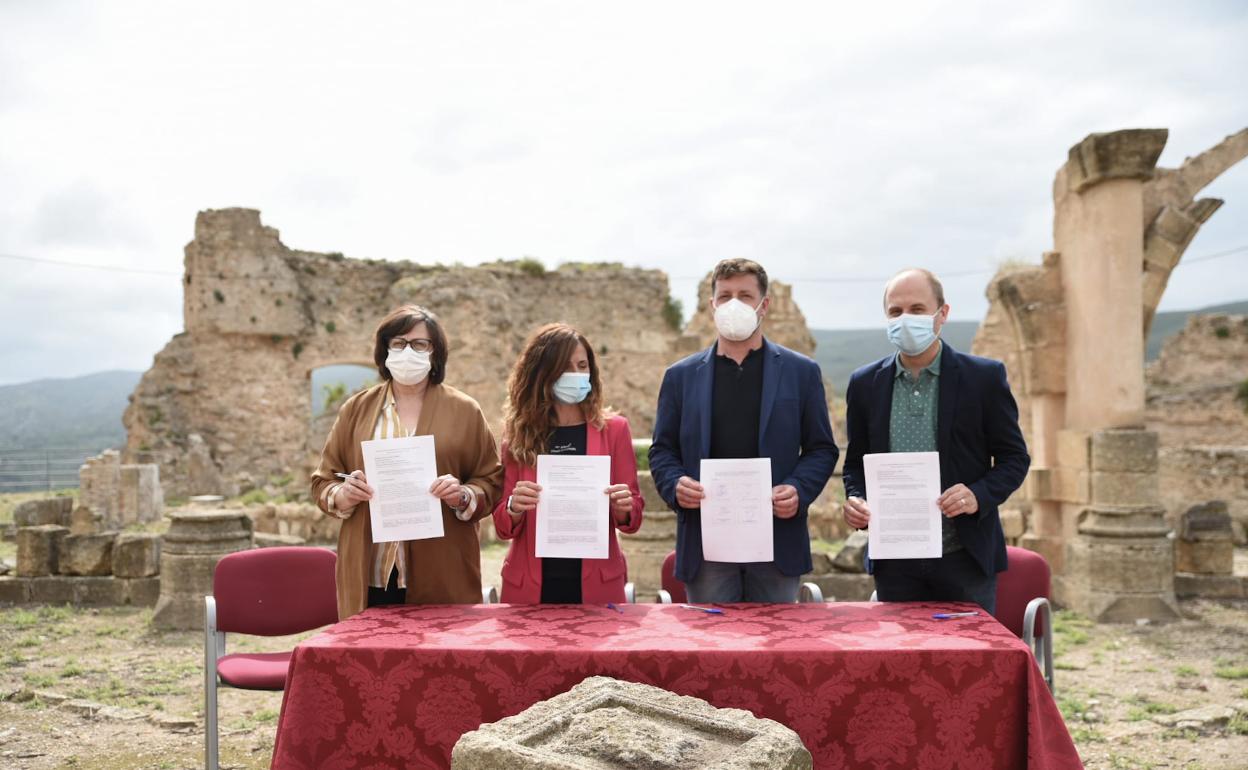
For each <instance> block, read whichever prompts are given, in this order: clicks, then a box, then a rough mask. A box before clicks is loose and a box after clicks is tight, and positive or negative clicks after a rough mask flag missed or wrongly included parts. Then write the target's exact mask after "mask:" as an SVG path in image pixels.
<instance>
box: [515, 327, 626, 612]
mask: <svg viewBox="0 0 1248 770" xmlns="http://www.w3.org/2000/svg"><path fill="white" fill-rule="evenodd" d="M507 391H508V397H507V406H506V409H505V416H504V420H503V450H502V456H503V493H502V499H501V501H500V502H499V504H498V506H497V507H496V508H495V509H494V529H495V531H496V532H497V533H498V536H499V537H500V538H501V539H503V540H510V541H511V548H510V549H509V550H508V551H507V559H506V560H505V561H504V562H503V591H502V596H501V597H500V598H501V600H502V601H503V602H504V603H508V604H537V603H541V604H580V603H586V604H604V603H606V602H623V601H624V584H625V582H627V581H628V565H627V564H626V563H625V561H624V554H623V553H621V552H620V544H619V541H618V539H617V538H616V536H615V531H616V530H617V529H618V530H619V531H621V532H636V531H637V529H638V527H640V526H641V512H642V507H643V501H642V499H641V491H640V490H639V489H638V487H637V458H636V456H635V455H634V454H633V436H632V433H630V432H629V429H628V420H626V419H624V418H623V417H622V416H620V415H617V414H615V413H614V412H612V411H611V410H610V409H608V408H607V407H605V406H604V405H603V397H602V384H601V381H600V379H599V377H598V364H597V362H596V360H595V358H594V349H593V348H592V347H590V344H589V341H588V340H586V339H585V337H584V335H582V334H581V333H580V332H578V331H577V330H576V329H573V328H572V327H571V326H568V325H566V324H548V325H546V326H543V327H542V328H540V329H538V330H537V332H536V333H534V335H533V336H532V337H531V338H530V339H529V341H528V344H527V345H525V348H524V352H523V353H521V354H520V359H519V360H518V361H516V365H515V367H514V368H513V369H512V371H511V377H510V378H509V379H508V382H507ZM543 454H579V455H609V456H610V457H611V485H610V486H608V487H607V488H606V489H604V490H603V494H605V495H607V496H608V498H609V499H610V504H609V506H608V507H609V510H610V527H611V539H610V544H609V547H608V551H607V558H605V559H555V558H538V556H537V555H536V554H537V521H536V518H537V502H538V500H539V499H540V498H541V494H542V490H541V487H539V486H538V484H537V456H538V455H543Z"/></svg>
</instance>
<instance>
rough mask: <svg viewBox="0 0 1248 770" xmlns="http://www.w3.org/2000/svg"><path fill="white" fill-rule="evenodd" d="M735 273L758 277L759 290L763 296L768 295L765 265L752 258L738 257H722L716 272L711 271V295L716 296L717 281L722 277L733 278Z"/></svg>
mask: <svg viewBox="0 0 1248 770" xmlns="http://www.w3.org/2000/svg"><path fill="white" fill-rule="evenodd" d="M734 275H752V276H754V277H755V278H757V279H758V291H759V293H760V294H762V296H764V297H766V296H767V271H766V270H764V269H763V266H762V265H760V264H758V263H757V262H755V261H754V260H752V259H742V258H740V257H736V258H734V259H721V260H720V261H719V264H718V265H716V266H715V270H714V272H712V273H711V297H712V298H714V296H715V282H716V281H718V280H719V279H721V278H731V277H733V276H734Z"/></svg>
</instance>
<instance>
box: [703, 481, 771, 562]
mask: <svg viewBox="0 0 1248 770" xmlns="http://www.w3.org/2000/svg"><path fill="white" fill-rule="evenodd" d="M700 474H701V476H702V478H701V484H702V488H703V490H704V491H705V492H706V497H704V498H702V558H704V559H706V560H707V561H726V562H752V561H773V560H774V559H775V553H774V551H773V548H772V529H771V519H772V512H771V458H770V457H754V458H746V459H740V460H703V461H702V467H701V470H700Z"/></svg>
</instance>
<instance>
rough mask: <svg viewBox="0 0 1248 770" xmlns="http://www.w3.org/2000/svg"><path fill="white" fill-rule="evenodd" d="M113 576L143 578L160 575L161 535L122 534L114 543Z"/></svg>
mask: <svg viewBox="0 0 1248 770" xmlns="http://www.w3.org/2000/svg"><path fill="white" fill-rule="evenodd" d="M113 574H114V575H116V576H117V577H121V578H142V577H150V576H152V575H157V574H160V535H156V534H153V533H150V532H122V533H121V534H120V535H118V536H117V540H116V542H114V543H113Z"/></svg>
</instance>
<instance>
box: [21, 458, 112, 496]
mask: <svg viewBox="0 0 1248 770" xmlns="http://www.w3.org/2000/svg"><path fill="white" fill-rule="evenodd" d="M99 452H100V449H99V448H98V447H56V448H49V449H0V494H5V493H10V492H40V491H48V492H50V491H52V490H53V489H65V488H69V487H77V486H78V468H79V467H81V466H82V464H83V462H84V461H85V460H86V459H87V458H88V457H92V456H93V455H96V454H98V453H99Z"/></svg>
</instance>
